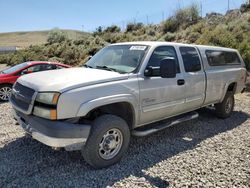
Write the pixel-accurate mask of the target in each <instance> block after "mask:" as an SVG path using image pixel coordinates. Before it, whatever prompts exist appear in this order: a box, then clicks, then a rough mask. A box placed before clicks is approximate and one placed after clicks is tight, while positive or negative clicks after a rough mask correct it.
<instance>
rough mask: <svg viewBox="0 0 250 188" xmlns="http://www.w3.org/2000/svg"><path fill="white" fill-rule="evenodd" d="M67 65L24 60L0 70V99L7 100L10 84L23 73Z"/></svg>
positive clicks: (10, 88)
mask: <svg viewBox="0 0 250 188" xmlns="http://www.w3.org/2000/svg"><path fill="white" fill-rule="evenodd" d="M69 67H70V66H69V65H65V64H61V63H56V62H43V61H32V62H25V63H21V64H19V65H16V66H14V67H11V68H8V69H5V70H3V71H1V72H0V101H8V99H9V96H10V94H11V90H12V85H13V84H14V83H15V82H16V80H17V79H18V78H19V77H20V76H22V75H25V74H30V73H34V72H39V71H46V70H55V69H62V68H69Z"/></svg>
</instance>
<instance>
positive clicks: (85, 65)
mask: <svg viewBox="0 0 250 188" xmlns="http://www.w3.org/2000/svg"><path fill="white" fill-rule="evenodd" d="M83 67H87V68H93V67H91V66H89V65H87V64H84V65H83Z"/></svg>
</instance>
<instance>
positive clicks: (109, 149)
mask: <svg viewBox="0 0 250 188" xmlns="http://www.w3.org/2000/svg"><path fill="white" fill-rule="evenodd" d="M122 144H123V135H122V133H121V131H120V130H119V129H116V128H114V129H110V130H108V131H107V132H106V133H105V134H104V135H103V137H102V140H101V142H100V144H99V155H100V157H101V158H102V159H104V160H110V159H112V158H114V157H115V156H117V154H118V153H119V152H120V150H121V148H122Z"/></svg>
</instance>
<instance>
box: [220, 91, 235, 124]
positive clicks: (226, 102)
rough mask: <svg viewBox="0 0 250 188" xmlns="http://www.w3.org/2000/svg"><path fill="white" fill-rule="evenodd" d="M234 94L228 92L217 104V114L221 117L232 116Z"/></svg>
mask: <svg viewBox="0 0 250 188" xmlns="http://www.w3.org/2000/svg"><path fill="white" fill-rule="evenodd" d="M234 103H235V102H234V94H233V93H231V92H228V93H226V95H225V97H224V99H223V101H222V102H221V103H218V104H215V110H216V115H217V117H219V118H222V119H225V118H228V117H230V116H231V114H232V112H233V109H234Z"/></svg>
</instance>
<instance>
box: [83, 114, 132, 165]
mask: <svg viewBox="0 0 250 188" xmlns="http://www.w3.org/2000/svg"><path fill="white" fill-rule="evenodd" d="M129 141H130V130H129V127H128V125H127V123H126V121H124V120H123V119H122V118H120V117H118V116H114V115H102V116H100V117H98V118H96V119H95V120H94V122H93V125H92V128H91V132H90V135H89V138H88V140H87V142H86V144H85V146H84V147H83V148H82V155H83V157H84V159H85V161H86V162H87V163H88V164H90V165H91V166H93V167H94V168H105V167H108V166H111V165H113V164H115V163H117V162H118V161H120V159H121V158H122V156H123V155H124V153H125V152H126V151H127V148H128V146H129Z"/></svg>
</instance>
